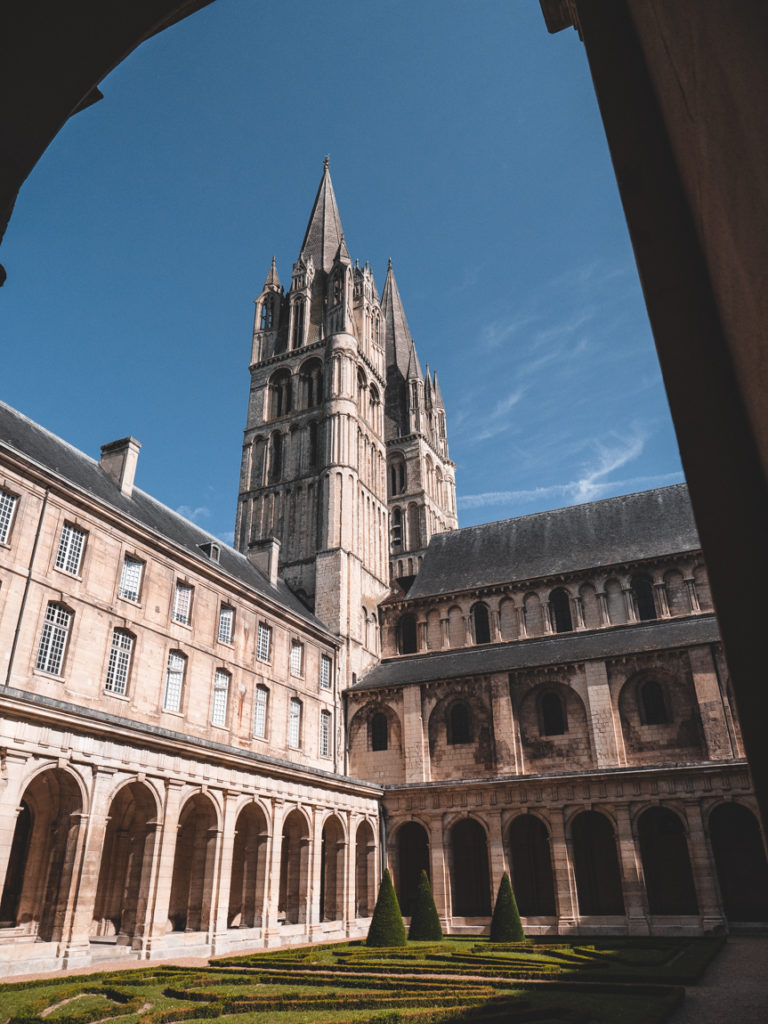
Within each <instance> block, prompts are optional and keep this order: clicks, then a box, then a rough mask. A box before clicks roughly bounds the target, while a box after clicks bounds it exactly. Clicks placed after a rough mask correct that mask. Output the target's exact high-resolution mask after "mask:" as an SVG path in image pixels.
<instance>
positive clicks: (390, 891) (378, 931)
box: [365, 871, 408, 946]
mask: <svg viewBox="0 0 768 1024" xmlns="http://www.w3.org/2000/svg"><path fill="white" fill-rule="evenodd" d="M407 941H408V940H407V938H406V936H405V925H404V924H403V915H402V914H401V913H400V904H399V903H398V902H397V894H396V893H395V887H394V886H393V885H392V876H391V875H390V873H389V871H385V872H384V877H383V878H382V880H381V886H380V887H379V896H378V899H377V900H376V908H375V910H374V911H373V917H372V918H371V927H370V928H369V929H368V938H367V939H366V940H365V944H366V946H404V945H405V944H406V943H407Z"/></svg>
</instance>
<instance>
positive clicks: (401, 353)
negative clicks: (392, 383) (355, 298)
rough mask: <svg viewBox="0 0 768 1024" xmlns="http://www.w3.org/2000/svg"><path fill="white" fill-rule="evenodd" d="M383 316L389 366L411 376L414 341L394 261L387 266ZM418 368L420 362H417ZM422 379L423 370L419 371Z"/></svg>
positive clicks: (382, 296) (406, 375) (403, 374)
mask: <svg viewBox="0 0 768 1024" xmlns="http://www.w3.org/2000/svg"><path fill="white" fill-rule="evenodd" d="M381 316H382V319H383V321H384V337H385V339H386V352H387V365H388V366H392V365H394V366H396V367H397V369H398V370H399V371H400V373H401V375H402V376H403V377H406V378H407V377H408V376H409V371H410V363H411V358H412V353H413V352H414V349H413V340H412V338H411V332H410V330H409V329H408V321H407V320H406V319H405V310H404V309H403V301H402V299H401V298H400V292H399V291H398V290H397V281H396V280H395V272H394V270H393V269H392V260H390V261H389V262H388V264H387V279H386V281H385V282H384V291H383V292H382V293H381ZM416 365H417V366H418V360H417V361H416ZM419 379H421V370H419Z"/></svg>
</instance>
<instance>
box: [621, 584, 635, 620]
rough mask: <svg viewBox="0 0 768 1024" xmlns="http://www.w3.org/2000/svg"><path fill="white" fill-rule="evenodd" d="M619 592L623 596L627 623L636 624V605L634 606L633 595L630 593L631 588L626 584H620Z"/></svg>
mask: <svg viewBox="0 0 768 1024" xmlns="http://www.w3.org/2000/svg"><path fill="white" fill-rule="evenodd" d="M621 591H622V593H623V594H624V604H625V606H626V609H627V622H637V605H636V604H635V595H634V593H633V592H632V587H630V586H629V585H628V584H627V583H622V585H621Z"/></svg>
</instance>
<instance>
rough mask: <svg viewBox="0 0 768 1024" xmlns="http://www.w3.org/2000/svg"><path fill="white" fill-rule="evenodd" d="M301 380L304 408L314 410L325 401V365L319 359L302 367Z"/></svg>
mask: <svg viewBox="0 0 768 1024" xmlns="http://www.w3.org/2000/svg"><path fill="white" fill-rule="evenodd" d="M300 380H301V392H302V398H303V401H304V408H306V409H314V408H315V407H316V406H318V405H320V404H321V403H322V401H323V364H322V363H321V362H320V360H319V359H312V360H310V362H308V363H305V364H304V365H303V366H302V368H301V374H300Z"/></svg>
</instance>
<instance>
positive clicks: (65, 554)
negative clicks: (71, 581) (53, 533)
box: [56, 523, 86, 576]
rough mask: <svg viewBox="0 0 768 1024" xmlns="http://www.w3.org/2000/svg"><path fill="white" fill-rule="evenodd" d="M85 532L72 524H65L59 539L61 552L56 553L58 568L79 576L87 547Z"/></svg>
mask: <svg viewBox="0 0 768 1024" xmlns="http://www.w3.org/2000/svg"><path fill="white" fill-rule="evenodd" d="M85 536H86V535H85V531H84V530H79V529H78V528H77V527H76V526H72V525H71V524H70V523H64V526H63V527H62V528H61V537H60V538H59V550H58V551H57V552H56V568H57V569H63V570H64V572H68V573H71V574H72V575H73V576H77V574H78V573H79V572H80V563H81V561H82V559H83V548H84V547H85Z"/></svg>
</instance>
